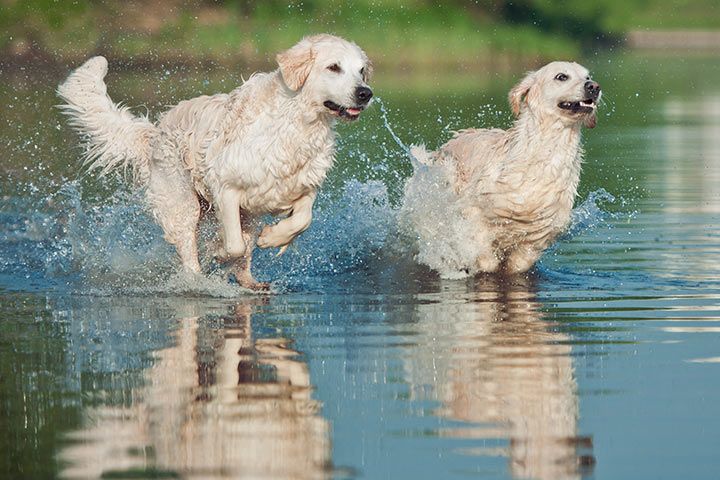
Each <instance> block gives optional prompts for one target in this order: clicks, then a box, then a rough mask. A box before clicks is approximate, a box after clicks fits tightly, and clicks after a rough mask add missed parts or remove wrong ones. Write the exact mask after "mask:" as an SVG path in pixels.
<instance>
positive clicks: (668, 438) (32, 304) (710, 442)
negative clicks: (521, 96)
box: [0, 58, 720, 479]
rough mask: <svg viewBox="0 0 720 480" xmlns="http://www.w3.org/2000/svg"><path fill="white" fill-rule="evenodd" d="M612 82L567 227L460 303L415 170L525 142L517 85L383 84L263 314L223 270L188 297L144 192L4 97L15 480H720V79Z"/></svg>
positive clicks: (0, 311)
mask: <svg viewBox="0 0 720 480" xmlns="http://www.w3.org/2000/svg"><path fill="white" fill-rule="evenodd" d="M597 63H598V64H597V65H595V66H594V71H596V72H597V71H600V72H601V73H600V74H599V75H598V74H595V77H599V78H601V79H602V82H603V88H604V89H605V90H606V91H607V92H609V94H608V99H609V100H608V102H609V104H608V105H606V106H605V108H607V113H606V114H604V115H603V116H601V117H600V122H599V125H598V127H597V128H596V129H595V130H593V131H589V132H586V147H587V161H586V164H585V171H584V173H583V179H582V184H581V195H580V198H579V199H578V202H577V204H576V208H575V210H574V215H573V223H572V226H571V228H570V229H569V231H568V233H567V235H566V236H565V237H563V238H562V239H560V241H559V242H558V243H557V244H556V245H555V246H554V247H553V248H552V249H551V250H550V251H548V252H547V254H546V255H545V256H544V257H543V258H542V260H541V262H540V264H539V265H538V266H537V268H536V269H535V270H533V271H532V272H531V273H530V274H529V275H527V276H521V277H516V278H511V279H508V278H500V277H495V276H481V277H478V278H474V279H467V280H455V281H448V280H441V279H440V278H438V276H437V275H435V274H433V273H432V272H431V271H429V270H428V269H426V268H424V267H423V266H421V265H417V264H416V262H415V261H414V257H413V251H412V248H411V247H410V243H411V242H408V241H407V239H406V238H405V237H403V235H402V234H401V233H400V232H398V228H397V225H398V219H397V212H398V207H399V201H400V192H401V191H402V183H403V180H404V178H406V177H407V175H408V174H409V171H410V168H411V166H410V162H409V159H408V158H407V155H406V153H405V150H404V148H403V146H404V145H407V144H409V143H411V142H419V141H424V142H425V143H427V144H428V146H430V147H433V146H436V145H437V144H439V143H441V142H442V141H444V140H446V139H447V137H448V135H449V131H450V130H453V129H456V128H459V127H462V126H469V125H472V124H475V125H487V124H496V123H497V122H498V121H506V120H507V118H505V120H503V119H502V118H500V117H499V116H498V115H496V114H495V113H493V112H495V111H497V110H501V109H503V108H505V106H504V104H503V102H504V95H505V92H506V90H507V86H508V85H510V84H511V82H512V79H507V80H504V81H500V82H499V84H498V86H497V88H495V89H492V88H491V89H490V91H489V92H487V93H486V94H483V95H484V96H483V95H481V94H479V93H478V92H476V91H475V90H472V91H470V92H469V93H468V94H467V95H465V94H463V93H454V94H449V95H448V99H447V101H446V103H439V101H438V100H437V98H438V96H437V95H429V94H426V95H427V97H426V98H425V97H422V96H421V95H422V94H421V93H418V94H417V95H414V96H413V98H412V99H408V97H406V96H404V95H403V92H402V89H401V88H400V87H396V88H395V90H393V87H392V86H388V87H387V88H386V93H385V94H383V95H382V98H383V105H382V106H383V110H381V109H380V108H379V107H380V105H377V107H378V108H375V109H374V110H371V111H369V112H367V117H365V118H363V119H361V123H359V124H355V125H349V126H343V128H342V129H341V136H340V148H339V155H338V166H337V168H336V170H334V171H333V173H332V174H331V177H330V178H329V179H328V182H327V184H326V187H325V188H324V190H323V193H322V195H321V198H320V199H319V202H318V206H317V210H316V212H315V217H314V221H313V225H312V226H311V228H310V229H309V230H308V231H307V232H305V233H304V234H303V235H302V236H301V238H300V239H298V241H297V242H295V244H294V245H293V247H292V248H291V249H289V250H288V251H287V252H286V253H285V254H284V255H283V256H280V257H276V256H275V253H276V252H272V251H267V252H259V254H258V255H257V258H256V259H255V264H254V271H255V274H256V276H257V277H258V278H259V279H262V280H272V281H273V289H274V293H273V294H272V295H268V296H258V295H252V294H250V293H248V292H245V291H242V290H241V289H240V288H239V287H237V286H236V285H233V284H231V283H229V282H228V281H227V280H226V279H225V278H224V277H223V275H222V274H223V272H222V268H220V267H219V266H217V265H215V264H214V263H213V261H212V259H211V256H210V255H209V252H207V251H204V252H203V264H204V266H205V267H206V271H207V272H208V273H207V275H206V276H205V277H203V278H198V277H187V276H184V275H182V274H179V273H178V265H177V260H176V259H175V256H174V252H173V250H172V249H171V248H170V247H169V246H168V245H167V244H166V243H165V242H164V241H163V239H162V234H161V231H160V230H159V228H158V227H157V226H155V224H154V223H153V222H152V219H151V217H150V215H149V213H148V212H147V210H146V209H145V208H144V207H143V204H142V200H141V195H139V194H138V193H135V192H132V191H131V190H129V189H128V188H127V187H126V186H124V184H123V182H122V181H121V179H117V178H111V179H109V180H107V181H104V182H99V181H97V180H96V179H93V178H92V177H88V176H84V175H83V174H82V173H81V170H80V169H79V167H78V165H77V162H76V160H77V153H78V152H77V151H75V150H73V148H74V143H73V142H75V140H76V139H75V138H74V137H73V136H72V135H71V134H70V133H69V132H65V131H64V130H63V127H62V125H61V124H60V120H59V117H58V118H57V119H56V118H55V117H53V119H52V120H48V119H46V118H44V117H43V116H42V115H41V114H40V113H39V110H40V109H37V108H36V107H30V106H28V105H31V102H29V101H26V99H30V98H33V99H34V98H35V96H37V95H39V96H38V98H37V99H36V103H37V102H40V104H41V105H42V104H44V103H48V104H51V102H52V98H51V96H50V95H49V94H45V93H42V94H39V93H38V92H44V91H45V90H48V89H49V87H48V86H47V85H42V84H41V85H39V86H38V85H33V86H32V88H29V87H28V88H25V87H24V86H23V85H24V84H22V85H16V84H12V83H10V84H9V85H10V86H9V87H6V91H5V92H4V94H5V95H6V96H7V95H8V92H11V93H12V95H13V96H17V97H18V98H19V99H20V100H17V101H14V100H10V103H11V104H12V105H13V107H14V108H15V109H17V110H20V111H21V113H20V114H19V117H18V118H19V120H18V123H17V124H15V125H13V126H12V127H6V126H3V127H2V129H1V130H0V140H1V141H2V143H3V144H7V145H8V146H9V151H10V153H11V155H10V157H9V158H10V159H11V160H12V162H8V163H6V164H4V165H3V167H2V189H3V190H2V203H1V204H0V225H2V229H1V230H0V302H1V306H0V414H1V416H0V430H2V432H3V435H0V452H1V453H0V478H58V477H61V478H98V477H101V476H104V477H106V478H107V477H111V478H127V477H132V478H177V477H178V476H180V477H188V478H249V477H252V478H369V479H382V478H419V479H422V478H428V479H438V478H443V479H445V478H467V477H473V478H500V479H504V478H536V479H559V478H578V479H579V478H609V479H617V478H634V479H635V478H641V479H645V478H647V479H651V478H652V479H656V478H667V479H675V478H693V479H705V478H707V479H713V478H717V477H718V473H719V472H720V461H718V457H717V452H716V451H717V446H718V445H720V433H719V432H720V408H719V407H718V405H720V384H718V381H717V379H718V368H720V261H718V259H720V255H719V254H720V222H719V221H718V220H719V219H720V189H719V188H718V185H720V143H718V139H720V135H718V133H720V114H718V112H719V111H720V110H718V109H717V108H715V106H717V105H718V98H720V90H718V89H717V87H716V85H718V82H717V81H715V82H712V81H707V82H706V83H702V84H692V83H690V82H692V81H694V80H693V79H696V78H705V77H707V76H708V75H709V76H710V77H712V75H715V77H714V78H716V79H718V80H720V72H718V71H717V69H715V70H714V71H711V72H710V73H707V72H706V75H705V77H702V76H700V75H697V71H703V72H704V71H705V69H706V65H708V64H709V63H708V61H700V60H698V61H697V62H695V63H692V62H691V63H688V62H686V61H684V60H682V61H681V60H677V59H664V60H663V61H662V62H660V61H659V60H658V59H650V60H648V59H645V58H639V59H632V58H628V59H613V60H612V63H605V62H601V61H600V60H598V61H597ZM680 66H682V67H683V68H680ZM630 67H632V68H630ZM603 69H606V70H607V71H606V72H604V75H603ZM666 70H667V71H671V72H686V73H685V74H686V75H687V77H683V78H676V79H674V80H663V79H665V78H675V77H671V76H668V75H664V74H661V73H663V72H665V71H666ZM631 72H636V73H631ZM685 74H683V75H685ZM130 75H131V76H132V74H130ZM678 75H681V74H679V73H678V74H676V76H678ZM603 76H604V78H603ZM639 78H644V79H646V80H647V81H646V83H645V84H644V88H647V89H651V90H652V91H653V92H655V93H654V94H653V95H652V96H648V97H649V98H647V99H645V98H644V97H637V96H636V95H635V94H636V93H637V92H638V89H637V88H636V85H637V83H638V79H639ZM663 82H668V83H667V84H665V83H663ZM704 82H705V81H704ZM493 88H494V87H493ZM188 93H190V92H188ZM646 96H647V95H646ZM8 98H10V99H12V98H13V97H12V96H11V97H8ZM418 98H419V99H420V100H418ZM637 98H640V100H635V99H637ZM610 100H612V101H610ZM473 102H474V103H473ZM32 105H34V104H32ZM460 105H462V107H460ZM476 112H481V114H477V113H476ZM483 112H489V113H483ZM639 112H641V113H639ZM56 121H57V122H56ZM362 122H365V123H362ZM56 123H57V127H56ZM388 128H390V129H392V131H393V132H392V133H391V132H390V131H389V130H388ZM28 132H29V133H28ZM368 139H370V140H371V141H368ZM213 232H214V225H213V223H212V221H209V222H208V223H207V224H206V225H205V226H204V228H203V231H202V236H203V238H205V239H209V238H210V237H212V235H213Z"/></svg>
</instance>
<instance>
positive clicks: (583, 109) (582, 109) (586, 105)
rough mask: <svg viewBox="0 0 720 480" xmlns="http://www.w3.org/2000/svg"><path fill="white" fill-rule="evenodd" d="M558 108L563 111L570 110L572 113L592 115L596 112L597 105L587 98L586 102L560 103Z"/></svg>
mask: <svg viewBox="0 0 720 480" xmlns="http://www.w3.org/2000/svg"><path fill="white" fill-rule="evenodd" d="M558 107H560V108H562V109H563V110H569V111H571V112H572V113H592V112H594V111H595V108H596V107H597V104H596V103H595V100H593V99H592V98H586V99H585V100H580V101H575V102H567V101H566V102H560V103H558Z"/></svg>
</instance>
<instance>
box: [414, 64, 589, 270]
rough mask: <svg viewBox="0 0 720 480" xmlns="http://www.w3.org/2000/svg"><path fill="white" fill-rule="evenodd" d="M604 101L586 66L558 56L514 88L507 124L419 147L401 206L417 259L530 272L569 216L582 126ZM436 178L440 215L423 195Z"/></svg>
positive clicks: (442, 265) (436, 265)
mask: <svg viewBox="0 0 720 480" xmlns="http://www.w3.org/2000/svg"><path fill="white" fill-rule="evenodd" d="M600 97H601V92H600V86H599V85H598V84H597V83H596V82H594V81H593V80H592V79H591V78H590V75H589V73H588V70H587V69H585V68H584V67H582V66H581V65H578V64H577V63H570V62H553V63H550V64H548V65H546V66H544V67H542V68H541V69H539V70H537V71H535V72H530V73H528V74H527V76H526V77H525V78H524V79H523V80H522V81H521V82H520V83H518V84H517V85H516V86H515V87H514V88H513V89H512V90H511V91H510V94H509V100H510V106H511V108H512V112H513V114H514V115H515V117H516V120H515V122H514V124H513V125H512V127H511V128H510V129H508V130H500V129H469V130H461V131H460V132H458V133H457V134H456V135H455V136H454V138H452V139H451V140H450V141H449V142H447V143H446V144H445V145H443V146H442V147H440V149H439V150H437V151H435V152H428V151H427V150H426V149H425V148H424V147H422V146H419V147H413V148H412V149H411V151H412V154H413V156H414V157H415V158H416V159H417V160H418V161H419V162H420V163H421V164H424V165H418V168H416V171H415V174H414V176H413V177H412V178H411V179H410V180H409V181H408V184H407V185H406V191H405V195H406V196H405V206H404V211H405V217H406V219H407V220H406V221H408V222H409V224H410V226H411V227H412V228H413V230H414V232H415V235H416V236H417V237H418V246H419V259H420V261H421V262H422V263H425V264H427V265H428V266H430V267H431V268H433V269H435V270H437V271H439V272H440V273H441V275H443V276H446V277H462V276H468V275H474V274H476V273H481V272H488V273H489V272H498V271H503V272H506V273H509V274H514V273H523V272H526V271H528V270H529V269H530V268H531V267H532V266H533V265H534V264H535V262H536V261H537V260H538V259H539V258H540V256H541V255H542V253H543V251H544V250H545V249H546V248H547V247H548V246H549V245H550V244H551V243H552V242H553V240H555V238H557V236H558V235H559V234H560V233H561V232H563V230H564V229H565V228H566V227H567V225H568V223H569V221H570V214H571V211H572V207H573V202H574V200H575V196H576V193H577V186H578V182H579V180H580V167H581V163H582V156H583V150H582V147H581V142H580V137H581V135H580V134H581V127H582V126H583V125H584V126H586V127H589V128H593V127H595V124H596V111H597V103H598V101H599V100H600ZM428 172H434V175H435V177H434V180H433V181H432V182H434V183H432V182H431V181H430V180H429V179H430V178H431V177H432V175H430V174H429V173H428ZM438 179H439V183H440V184H442V185H443V186H442V187H440V190H439V191H438V195H439V196H440V197H443V196H444V197H445V199H446V200H447V202H448V204H447V205H445V206H443V207H440V208H441V210H442V211H440V210H438V207H437V206H434V205H432V204H429V203H428V202H426V201H425V203H423V200H422V198H423V197H428V196H430V195H428V193H429V192H428V189H430V190H431V189H433V188H435V186H436V185H438ZM443 188H444V189H447V190H449V192H447V193H446V192H443V191H442V189H443ZM435 201H436V203H437V202H438V199H436V200H435ZM440 204H441V205H442V202H440ZM432 210H438V212H437V215H435V216H434V217H435V218H434V219H430V220H429V217H432V216H433V214H432ZM428 212H430V213H428ZM453 214H456V216H457V218H456V219H453V218H452V216H453Z"/></svg>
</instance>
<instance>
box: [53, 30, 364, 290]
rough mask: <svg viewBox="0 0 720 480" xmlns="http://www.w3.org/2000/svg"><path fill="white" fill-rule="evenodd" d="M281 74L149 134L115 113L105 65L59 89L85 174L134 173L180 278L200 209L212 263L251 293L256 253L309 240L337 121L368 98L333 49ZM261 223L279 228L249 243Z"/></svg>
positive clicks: (313, 47)
mask: <svg viewBox="0 0 720 480" xmlns="http://www.w3.org/2000/svg"><path fill="white" fill-rule="evenodd" d="M277 62H278V65H279V69H278V70H276V71H274V72H271V73H256V74H254V75H253V76H251V77H250V78H249V79H248V80H247V81H246V82H245V83H244V84H243V85H242V86H240V87H238V88H237V89H235V90H233V91H232V92H230V93H228V94H217V95H212V96H201V97H198V98H195V99H192V100H187V101H184V102H181V103H179V104H178V105H177V106H175V107H174V108H172V109H170V110H169V111H167V112H165V113H164V114H163V115H162V116H161V117H160V119H159V121H158V122H157V123H153V122H151V121H150V120H149V119H148V118H146V117H138V116H135V115H133V114H131V113H130V112H129V110H128V109H127V108H125V107H121V106H119V105H117V104H115V103H113V101H112V100H111V99H110V97H109V96H108V95H107V93H106V86H105V83H104V81H103V79H104V77H105V75H106V73H107V61H106V60H105V58H103V57H94V58H91V59H90V60H88V61H87V62H86V63H85V64H84V65H82V66H81V67H79V68H78V69H77V70H75V71H74V72H73V73H72V74H71V75H70V76H69V77H68V79H67V80H66V81H65V82H64V83H63V84H62V85H60V87H59V88H58V94H59V96H60V97H61V98H62V99H63V100H64V101H65V102H66V104H65V105H63V106H62V108H63V110H64V112H65V113H66V114H67V115H68V116H69V117H70V122H71V125H72V126H73V127H74V128H75V129H76V130H78V131H79V132H80V133H81V134H83V138H84V140H85V142H86V145H85V146H86V152H87V155H86V157H87V158H86V160H87V162H88V163H89V164H90V168H91V169H98V170H99V171H100V174H105V173H107V172H109V171H111V170H113V169H114V168H116V167H128V166H129V167H131V168H132V170H133V172H134V175H135V178H136V180H137V181H138V183H140V184H141V185H143V186H144V187H145V188H146V192H147V194H146V197H147V200H148V202H149V204H150V207H151V210H152V213H153V215H154V217H155V219H156V220H157V221H158V223H159V224H160V226H161V227H162V229H163V231H164V233H165V239H166V240H167V241H168V242H170V243H171V244H173V245H174V246H175V247H176V249H177V252H178V254H179V256H180V259H181V261H182V265H183V266H184V268H185V269H187V270H189V271H191V272H200V263H199V260H198V247H197V225H198V221H199V218H200V213H201V208H200V205H201V201H206V202H208V203H209V204H210V205H212V206H213V207H214V209H215V211H216V212H217V216H218V220H219V223H220V226H221V236H222V243H223V246H222V248H221V249H220V252H218V256H220V257H221V258H224V259H228V260H230V261H232V262H233V264H234V267H233V268H234V274H235V276H236V278H237V280H238V282H239V283H240V284H241V285H243V286H245V287H249V288H262V287H265V285H260V284H258V283H256V282H255V280H254V279H253V278H252V275H251V273H250V260H251V253H252V250H253V248H254V244H255V242H257V245H258V246H259V247H261V248H269V247H280V248H281V249H284V248H286V247H287V246H288V245H289V244H290V243H291V242H292V241H293V240H294V239H295V238H296V237H297V236H298V235H299V234H300V233H302V232H303V231H304V230H306V229H307V228H308V226H309V225H310V222H311V219H312V206H313V202H314V200H315V196H316V192H317V189H318V187H319V186H320V185H321V184H322V183H323V181H324V179H325V175H326V173H327V171H328V169H329V168H330V167H331V166H332V164H333V161H334V150H335V134H334V131H333V127H334V125H335V123H336V120H337V119H338V118H341V119H345V120H355V119H357V118H358V116H359V115H360V113H361V112H362V111H363V110H364V109H365V108H366V107H367V106H368V105H369V103H370V100H371V97H372V91H371V90H370V88H369V87H368V85H367V82H368V79H369V76H370V73H371V65H370V62H369V61H368V58H367V56H366V55H365V53H364V52H363V51H362V50H361V49H360V48H359V47H358V46H357V45H355V44H354V43H351V42H348V41H346V40H343V39H341V38H339V37H335V36H331V35H316V36H312V37H307V38H305V39H303V40H302V41H300V42H299V43H298V44H297V45H295V46H293V47H292V48H290V49H289V50H287V51H285V52H282V53H280V54H278V55H277ZM267 213H269V214H274V215H277V214H281V215H287V217H286V218H284V219H282V220H280V221H279V222H278V223H276V224H275V225H272V226H266V227H265V228H264V229H263V230H262V232H261V233H260V235H259V237H257V235H256V232H255V230H256V226H255V219H256V218H257V217H258V216H260V215H263V214H267ZM256 237H257V238H256ZM281 251H282V250H281Z"/></svg>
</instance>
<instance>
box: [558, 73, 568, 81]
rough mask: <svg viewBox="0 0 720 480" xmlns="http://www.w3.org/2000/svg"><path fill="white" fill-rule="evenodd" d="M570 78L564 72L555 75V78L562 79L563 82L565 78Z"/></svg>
mask: <svg viewBox="0 0 720 480" xmlns="http://www.w3.org/2000/svg"><path fill="white" fill-rule="evenodd" d="M569 78H570V77H568V76H567V75H565V74H564V73H558V74H557V75H555V80H560V81H561V82H564V81H565V80H567V79H569Z"/></svg>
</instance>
